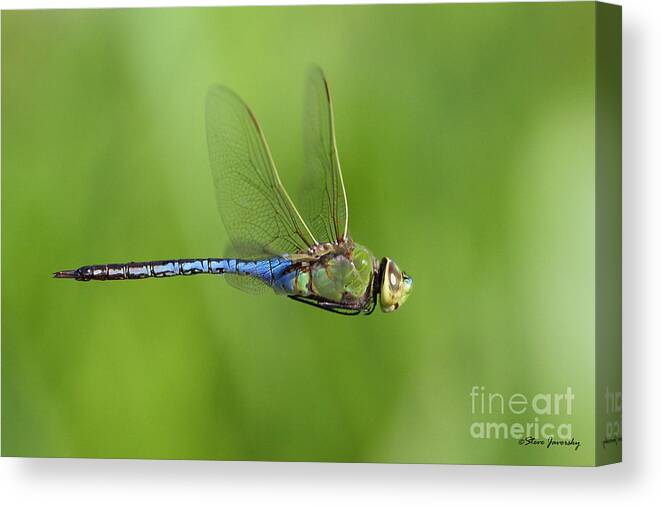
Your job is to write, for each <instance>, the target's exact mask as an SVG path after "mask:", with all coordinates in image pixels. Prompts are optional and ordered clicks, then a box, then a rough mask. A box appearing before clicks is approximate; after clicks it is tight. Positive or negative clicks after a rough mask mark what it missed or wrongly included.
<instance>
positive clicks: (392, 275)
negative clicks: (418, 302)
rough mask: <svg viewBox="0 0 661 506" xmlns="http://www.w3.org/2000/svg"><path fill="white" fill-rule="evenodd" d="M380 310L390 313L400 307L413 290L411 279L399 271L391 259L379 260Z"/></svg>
mask: <svg viewBox="0 0 661 506" xmlns="http://www.w3.org/2000/svg"><path fill="white" fill-rule="evenodd" d="M380 276H381V293H380V295H381V300H380V303H381V310H382V311H383V312H384V313H391V312H392V311H396V310H397V309H399V308H400V307H401V305H402V304H404V302H405V301H406V299H407V298H408V296H409V294H410V293H411V289H412V288H413V278H412V277H411V276H409V275H408V274H406V273H405V272H403V271H401V270H400V269H399V267H397V264H396V263H395V262H394V260H393V259H392V258H388V257H384V258H383V260H381V270H380Z"/></svg>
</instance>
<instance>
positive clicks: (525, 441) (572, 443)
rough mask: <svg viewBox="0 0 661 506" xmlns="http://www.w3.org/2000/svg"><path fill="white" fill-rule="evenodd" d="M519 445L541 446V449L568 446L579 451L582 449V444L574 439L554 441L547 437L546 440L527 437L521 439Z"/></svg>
mask: <svg viewBox="0 0 661 506" xmlns="http://www.w3.org/2000/svg"><path fill="white" fill-rule="evenodd" d="M519 445H521V446H539V447H541V448H546V449H549V448H553V447H561V446H566V447H567V448H572V447H573V448H574V450H578V449H579V448H580V447H581V442H580V441H577V440H575V439H574V438H573V437H572V438H571V439H553V437H547V438H546V439H537V438H535V437H534V436H526V437H524V438H521V439H519Z"/></svg>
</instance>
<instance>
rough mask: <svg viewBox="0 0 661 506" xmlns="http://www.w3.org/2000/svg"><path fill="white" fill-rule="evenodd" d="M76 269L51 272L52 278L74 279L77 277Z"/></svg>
mask: <svg viewBox="0 0 661 506" xmlns="http://www.w3.org/2000/svg"><path fill="white" fill-rule="evenodd" d="M77 274H78V273H77V271H76V270H67V271H57V272H54V273H53V277H54V278H66V279H76V277H77Z"/></svg>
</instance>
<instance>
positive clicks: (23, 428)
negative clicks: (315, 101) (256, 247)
mask: <svg viewBox="0 0 661 506" xmlns="http://www.w3.org/2000/svg"><path fill="white" fill-rule="evenodd" d="M311 62H316V63H318V64H319V65H321V66H322V67H323V68H324V69H325V71H326V73H327V75H328V77H329V79H330V83H331V86H332V88H333V92H334V99H335V115H336V125H337V137H338V146H339V151H340V158H341V160H342V165H343V168H344V176H345V182H346V185H347V191H348V198H349V206H350V229H351V232H352V235H353V237H354V238H355V239H356V240H357V241H358V242H361V243H363V244H365V245H367V246H368V247H369V248H370V249H372V251H374V253H375V254H376V255H378V256H382V255H389V256H392V257H394V258H395V259H396V260H397V262H398V263H399V264H400V266H402V267H403V268H404V269H405V270H407V271H408V272H409V273H410V274H411V275H412V276H413V277H414V279H415V289H414V292H413V295H412V296H411V298H410V299H409V302H407V304H406V305H405V306H404V307H403V309H402V310H401V311H399V312H398V313H395V314H392V315H384V314H381V313H379V314H376V313H375V314H374V315H372V316H371V317H357V318H346V317H340V316H336V315H332V314H329V313H325V312H323V311H318V310H314V309H311V308H310V307H308V306H305V305H303V304H295V303H293V302H291V301H289V300H287V299H285V298H279V297H276V296H272V295H265V296H261V297H255V296H250V295H248V294H244V293H243V292H240V291H237V290H235V289H233V288H231V287H230V286H229V285H227V284H226V283H224V282H223V281H222V280H220V279H218V278H214V277H211V276H208V277H206V276H198V277H195V278H176V279H169V280H146V281H142V282H117V283H86V284H82V283H74V282H66V281H56V280H53V279H51V273H52V272H53V271H55V270H58V269H64V268H75V267H78V266H80V265H83V264H89V263H100V262H113V261H129V260H149V259H161V258H168V257H173V258H182V257H198V256H218V255H221V254H222V252H223V251H224V250H225V246H226V244H227V240H228V239H227V237H226V235H225V231H224V229H223V227H222V224H221V222H220V219H219V217H218V214H217V212H216V206H215V201H214V194H213V185H212V182H211V175H210V171H209V167H208V161H207V151H206V137H205V131H204V98H205V93H206V91H207V89H208V87H209V85H210V84H212V83H223V84H225V85H227V86H229V87H231V88H233V89H235V90H237V91H238V92H239V94H240V95H241V96H242V97H243V98H244V99H245V100H246V101H247V102H248V103H249V104H250V105H251V107H252V108H253V110H254V111H255V113H256V115H257V117H258V118H259V120H260V122H261V123H262V126H263V128H264V130H265V133H266V136H267V139H268V140H269V143H270V146H271V149H272V151H273V155H274V158H275V160H276V163H277V164H278V167H279V170H280V172H281V175H282V178H283V181H284V183H285V185H286V186H288V187H290V188H292V189H295V188H296V187H297V185H298V181H299V180H300V178H301V177H302V175H303V168H302V160H303V156H302V154H303V150H302V143H301V139H302V126H301V119H302V113H303V111H302V109H303V107H302V106H303V89H304V81H305V79H304V77H305V71H306V69H307V67H308V65H309V64H310V63H311ZM2 77H3V80H2V113H3V114H2V452H3V454H4V455H24V456H63V457H64V456H86V457H138V458H176V459H193V458H194V459H268V460H322V461H326V460H341V461H395V462H461V463H532V464H541V463H546V464H569V463H571V464H588V463H590V462H592V458H593V452H594V445H593V443H592V438H593V435H594V428H593V423H594V415H593V408H594V405H593V403H594V401H593V392H594V359H593V352H594V340H593V334H594V318H593V315H594V253H595V252H594V246H593V234H594V232H593V230H594V212H593V209H594V197H593V190H594V4H592V3H579V4H492V5H470V4H464V5H424V6H423V5H418V6H413V5H412V6H394V5H392V6H343V7H287V8H278V7H270V8H265V7H259V8H255V7H253V8H195V9H184V8H179V9H152V10H144V9H135V10H87V11H25V12H3V13H2ZM473 385H484V386H485V387H486V389H487V390H488V391H491V392H501V393H503V394H508V395H509V394H511V393H514V392H522V393H524V394H530V395H532V394H535V393H537V392H564V391H565V389H566V388H567V386H571V387H572V388H573V390H574V393H575V394H576V403H575V413H574V415H573V417H572V418H571V420H570V421H571V422H572V423H573V424H574V432H575V434H576V437H577V439H580V440H581V441H582V442H583V447H582V448H581V450H580V451H578V452H574V451H567V450H556V451H550V450H549V451H540V450H530V449H528V450H524V449H522V448H520V447H519V446H518V444H516V442H515V441H513V440H493V441H490V442H488V441H480V440H475V439H471V437H470V434H469V426H470V424H471V422H472V421H474V420H476V419H483V418H484V417H477V418H476V417H475V416H473V415H472V414H471V412H470V398H469V395H468V394H469V392H470V389H471V387H472V386H473ZM528 418H531V417H528ZM494 419H498V420H501V419H502V420H504V421H508V420H509V421H522V420H520V419H519V418H516V417H512V416H507V415H506V416H504V417H494ZM556 422H557V420H556Z"/></svg>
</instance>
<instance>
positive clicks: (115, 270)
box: [54, 257, 291, 286]
mask: <svg viewBox="0 0 661 506" xmlns="http://www.w3.org/2000/svg"><path fill="white" fill-rule="evenodd" d="M290 265H291V261H290V260H287V259H285V258H282V257H274V258H268V259H263V260H241V259H237V258H190V259H179V260H151V261H147V262H128V263H122V264H95V265H85V266H83V267H79V268H78V269H72V270H65V271H58V272H56V273H55V274H54V277H56V278H69V279H75V280H77V281H92V280H94V281H112V280H123V279H144V278H163V277H171V276H190V275H193V274H217V275H220V274H238V275H247V276H253V277H256V278H259V279H260V280H262V281H263V282H264V283H266V284H267V285H270V286H272V285H273V283H274V281H275V279H276V277H277V276H278V275H279V273H280V272H282V270H283V269H285V268H287V267H288V266H290Z"/></svg>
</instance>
